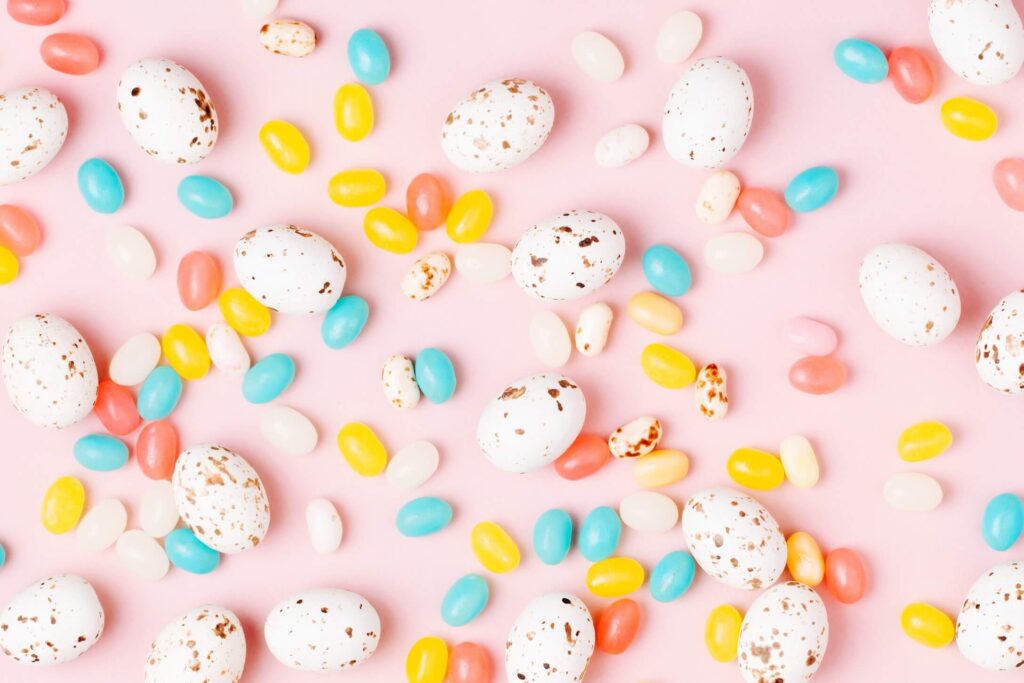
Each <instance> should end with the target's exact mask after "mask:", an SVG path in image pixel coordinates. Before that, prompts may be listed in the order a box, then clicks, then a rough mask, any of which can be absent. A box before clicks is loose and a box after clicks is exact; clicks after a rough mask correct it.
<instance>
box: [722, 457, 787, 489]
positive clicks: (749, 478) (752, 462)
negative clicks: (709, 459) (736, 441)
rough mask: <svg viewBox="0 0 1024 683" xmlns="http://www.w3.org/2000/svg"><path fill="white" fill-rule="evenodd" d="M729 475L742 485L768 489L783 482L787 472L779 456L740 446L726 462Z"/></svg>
mask: <svg viewBox="0 0 1024 683" xmlns="http://www.w3.org/2000/svg"><path fill="white" fill-rule="evenodd" d="M726 469H727V470H728V472H729V476H730V477H732V480H733V481H735V482H736V483H737V484H739V485H740V486H746V487H747V488H750V489H757V490H758V491H768V490H769V489H773V488H775V487H776V486H778V485H779V484H781V483H782V482H783V481H784V480H785V478H786V473H785V471H784V470H783V469H782V461H781V460H779V458H778V457H777V456H775V455H774V454H772V453H769V452H767V451H762V450H759V449H757V448H739V449H737V450H735V451H733V452H732V455H730V456H729V460H728V462H727V463H726Z"/></svg>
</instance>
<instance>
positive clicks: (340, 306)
mask: <svg viewBox="0 0 1024 683" xmlns="http://www.w3.org/2000/svg"><path fill="white" fill-rule="evenodd" d="M369 316H370V305H369V304H368V303H366V299H364V298H363V297H361V296H343V297H341V298H340V299H338V301H337V303H335V304H334V305H333V306H331V310H329V311H327V315H325V316H324V322H323V324H322V325H321V326H320V336H321V337H323V339H324V344H327V346H329V347H330V348H332V349H342V348H345V347H346V346H348V345H349V344H351V343H352V342H354V341H355V340H356V337H358V336H359V335H360V333H361V332H362V331H363V327H364V326H365V325H366V319H367V318H368V317H369Z"/></svg>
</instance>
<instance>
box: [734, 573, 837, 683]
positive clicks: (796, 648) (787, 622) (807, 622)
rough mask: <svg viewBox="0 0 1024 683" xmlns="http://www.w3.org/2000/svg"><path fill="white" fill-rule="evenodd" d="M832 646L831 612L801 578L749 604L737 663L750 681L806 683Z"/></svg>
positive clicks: (768, 592) (748, 681) (745, 679)
mask: <svg viewBox="0 0 1024 683" xmlns="http://www.w3.org/2000/svg"><path fill="white" fill-rule="evenodd" d="M826 647H828V613H827V612H826V611H825V605H824V603H822V601H821V598H819V597H818V594H817V593H815V592H814V590H813V589H811V588H808V587H807V586H805V585H804V584H802V583H797V582H795V581H790V582H787V583H782V584H779V585H778V586H773V587H772V588H769V589H768V590H766V591H765V592H764V593H762V594H761V595H759V596H758V598H757V600H754V602H753V603H752V604H751V605H750V608H749V609H747V614H746V616H744V617H743V625H742V626H740V640H739V647H738V657H737V663H738V664H739V667H740V674H741V675H742V676H743V680H744V681H746V682H747V683H764V681H786V683H806V682H807V681H809V680H811V677H812V676H813V675H814V672H815V671H817V670H818V667H819V666H821V660H822V659H823V658H824V657H825V648H826Z"/></svg>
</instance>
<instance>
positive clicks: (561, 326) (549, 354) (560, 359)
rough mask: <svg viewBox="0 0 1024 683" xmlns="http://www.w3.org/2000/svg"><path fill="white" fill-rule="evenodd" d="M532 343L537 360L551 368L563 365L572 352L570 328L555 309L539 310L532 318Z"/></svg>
mask: <svg viewBox="0 0 1024 683" xmlns="http://www.w3.org/2000/svg"><path fill="white" fill-rule="evenodd" d="M530 345H531V346H532V347H533V354H534V355H535V356H536V357H537V360H539V361H540V362H541V363H542V364H544V365H546V366H547V367H549V368H560V367H562V366H563V365H565V364H566V363H568V362H569V356H570V355H571V354H572V342H571V341H570V339H569V330H567V329H566V327H565V323H563V322H562V319H561V318H559V317H558V315H557V314H556V313H554V312H553V311H538V312H537V313H535V314H534V315H533V317H532V318H530Z"/></svg>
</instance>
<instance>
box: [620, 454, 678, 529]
mask: <svg viewBox="0 0 1024 683" xmlns="http://www.w3.org/2000/svg"><path fill="white" fill-rule="evenodd" d="M645 457H646V456H645ZM619 517H621V518H622V523H623V524H625V525H626V526H628V527H629V528H630V529H633V530H635V531H649V532H652V533H659V534H660V533H664V532H666V531H668V530H669V529H671V528H672V527H674V526H675V525H676V522H678V521H679V506H678V505H676V503H675V501H674V500H672V499H671V498H669V497H668V496H666V495H664V494H661V493H658V492H656V491H638V492H636V493H631V494H629V495H628V496H626V497H625V498H623V499H622V501H621V502H620V503H619Z"/></svg>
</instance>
